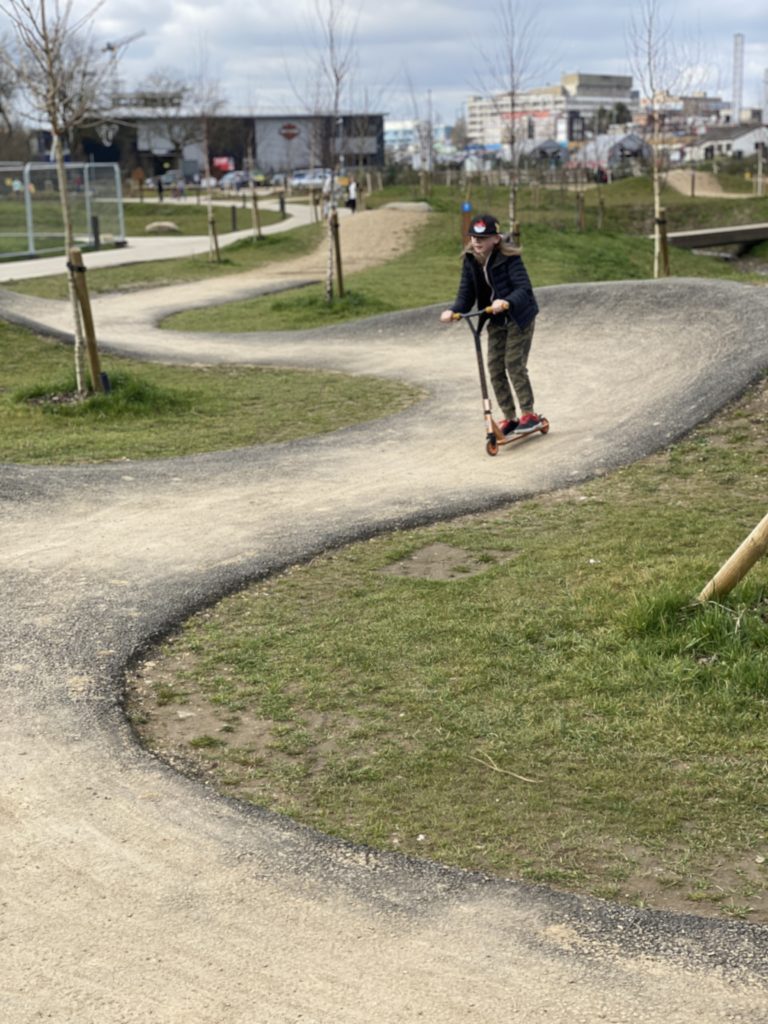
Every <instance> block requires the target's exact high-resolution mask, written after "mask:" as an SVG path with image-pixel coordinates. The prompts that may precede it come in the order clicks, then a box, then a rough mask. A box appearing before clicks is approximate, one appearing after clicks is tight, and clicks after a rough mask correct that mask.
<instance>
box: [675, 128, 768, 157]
mask: <svg viewBox="0 0 768 1024" xmlns="http://www.w3.org/2000/svg"><path fill="white" fill-rule="evenodd" d="M761 143H762V145H763V146H768V127H766V126H765V125H752V126H748V125H722V126H719V127H716V128H712V129H711V130H709V131H707V132H705V133H704V134H703V135H700V136H698V137H697V138H696V139H695V140H694V141H693V142H691V143H690V144H689V145H687V146H686V147H685V157H686V159H688V160H716V159H717V158H718V157H720V158H721V159H728V158H729V157H737V158H745V159H746V158H748V157H752V156H754V155H755V152H756V151H757V146H758V145H759V144H761Z"/></svg>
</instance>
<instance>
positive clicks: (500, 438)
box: [485, 416, 549, 455]
mask: <svg viewBox="0 0 768 1024" xmlns="http://www.w3.org/2000/svg"><path fill="white" fill-rule="evenodd" d="M548 433H549V420H548V419H547V418H546V417H545V416H542V417H541V423H540V424H539V425H538V426H536V427H534V428H533V430H526V432H525V433H524V434H516V433H515V432H514V431H512V433H510V434H502V432H501V431H500V430H499V427H498V424H497V423H496V421H495V420H494V421H493V433H492V434H488V436H487V438H486V442H485V450H486V451H487V452H488V454H489V455H497V454H498V451H499V448H501V447H502V446H503V445H506V444H519V443H520V442H521V441H527V440H528V438H531V437H534V436H535V435H536V434H548Z"/></svg>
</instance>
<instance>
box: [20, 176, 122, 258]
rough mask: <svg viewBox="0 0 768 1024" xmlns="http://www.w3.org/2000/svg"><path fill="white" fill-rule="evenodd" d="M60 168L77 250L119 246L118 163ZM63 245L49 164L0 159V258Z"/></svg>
mask: <svg viewBox="0 0 768 1024" xmlns="http://www.w3.org/2000/svg"><path fill="white" fill-rule="evenodd" d="M66 170H67V191H68V193H69V205H70V216H71V218H72V227H73V231H74V235H75V241H76V243H77V244H78V245H79V246H81V247H83V248H95V247H98V246H99V245H124V244H125V219H124V216H123V192H122V185H121V181H120V168H119V166H118V165H117V164H67V168H66ZM64 246H65V235H64V221H63V218H62V214H61V201H60V195H59V182H58V177H57V175H56V167H55V166H54V164H47V163H29V164H20V163H13V164H12V163H0V260H2V259H18V258H19V257H24V256H40V255H44V254H47V253H54V252H62V251H63V249H64Z"/></svg>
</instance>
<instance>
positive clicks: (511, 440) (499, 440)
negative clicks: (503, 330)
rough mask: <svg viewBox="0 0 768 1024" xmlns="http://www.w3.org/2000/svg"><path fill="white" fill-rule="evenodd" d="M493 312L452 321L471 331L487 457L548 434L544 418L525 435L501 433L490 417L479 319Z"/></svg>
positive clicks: (455, 316)
mask: <svg viewBox="0 0 768 1024" xmlns="http://www.w3.org/2000/svg"><path fill="white" fill-rule="evenodd" d="M492 312H493V310H492V307H491V306H486V308H485V309H479V310H477V312H475V313H454V314H453V319H454V320H466V321H467V324H468V325H469V329H470V330H471V331H472V337H473V338H474V340H475V353H476V355H477V368H478V370H479V372H480V390H481V391H482V394H483V414H484V416H485V450H486V451H487V452H488V454H489V455H498V454H499V448H500V447H501V446H502V445H505V444H517V443H518V442H520V441H526V440H528V438H530V437H533V435H534V434H547V433H549V420H548V419H546V418H545V417H544V416H542V417H541V422H540V423H539V424H538V426H536V427H534V428H533V430H529V431H526V433H525V434H515V433H509V434H505V433H503V432H502V430H501V428H500V427H499V425H498V423H497V422H496V420H495V419H494V418H493V416H492V415H491V400H490V398H489V397H488V382H487V380H486V376H485V362H484V360H483V347H482V342H481V340H480V326H479V318H480V317H481V316H485V315H489V316H490V315H491V314H492ZM473 320H477V321H478V324H477V325H475V324H474V323H473Z"/></svg>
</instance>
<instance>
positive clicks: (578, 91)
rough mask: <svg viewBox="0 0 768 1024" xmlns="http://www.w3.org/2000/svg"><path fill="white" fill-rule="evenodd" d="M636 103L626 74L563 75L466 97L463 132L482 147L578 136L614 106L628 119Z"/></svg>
mask: <svg viewBox="0 0 768 1024" xmlns="http://www.w3.org/2000/svg"><path fill="white" fill-rule="evenodd" d="M638 104H639V97H638V93H637V92H636V91H635V90H633V88H632V78H631V77H630V76H628V75H589V74H582V73H581V72H576V73H574V74H568V75H563V76H562V78H561V79H560V84H559V85H545V86H540V87H538V88H534V89H526V90H524V91H521V92H519V93H517V94H516V95H514V96H512V95H511V94H510V93H509V92H500V93H496V94H495V95H493V96H473V97H471V98H470V99H469V100H468V101H467V134H468V135H469V137H470V139H471V141H472V142H473V143H475V144H477V145H481V146H484V147H491V146H497V147H498V146H502V147H506V148H507V150H508V149H509V147H510V143H511V140H512V139H513V138H514V140H515V141H518V140H523V139H534V140H545V139H553V140H555V141H557V142H561V143H563V142H564V143H568V142H579V141H581V140H582V139H583V138H584V136H585V132H586V131H587V130H588V128H589V127H590V126H591V125H592V124H593V123H594V122H595V121H596V119H599V118H601V117H603V118H605V119H607V118H608V117H609V116H610V115H612V114H615V113H616V111H617V110H621V111H622V112H626V115H625V116H626V117H627V118H628V119H631V117H632V116H634V114H635V113H636V111H637V109H638Z"/></svg>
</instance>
